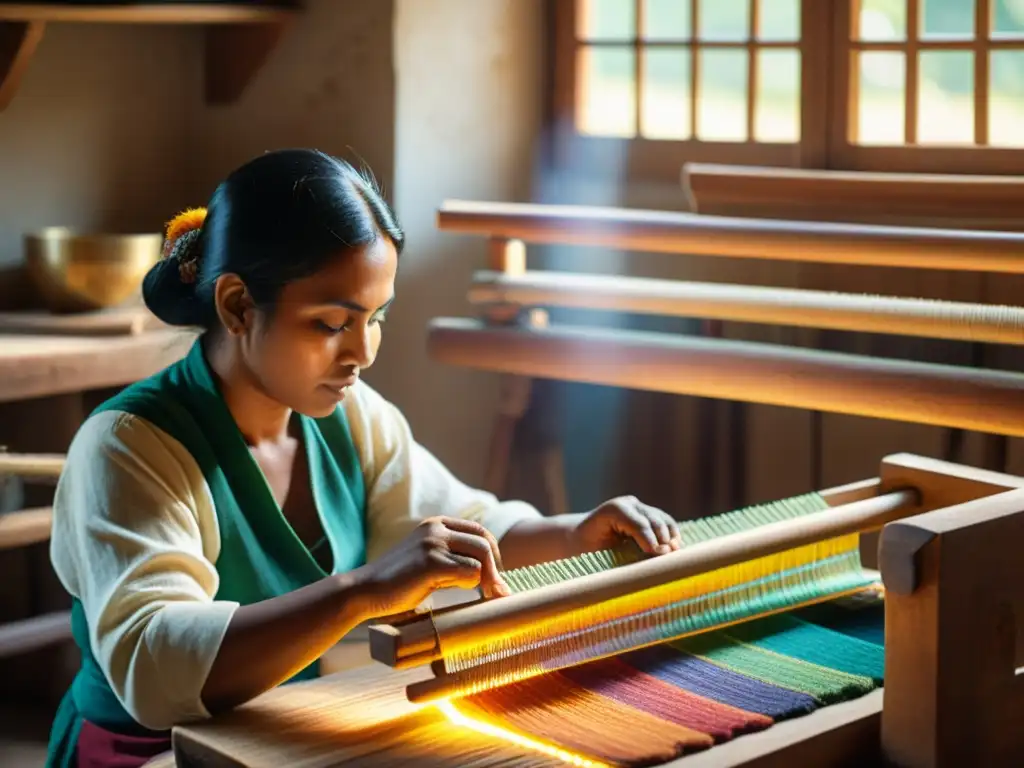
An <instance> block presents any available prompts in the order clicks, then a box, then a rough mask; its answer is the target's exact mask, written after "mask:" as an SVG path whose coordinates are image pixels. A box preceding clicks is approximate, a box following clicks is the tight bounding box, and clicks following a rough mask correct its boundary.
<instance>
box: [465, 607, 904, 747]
mask: <svg viewBox="0 0 1024 768" xmlns="http://www.w3.org/2000/svg"><path fill="white" fill-rule="evenodd" d="M883 622H884V612H883V606H882V602H881V598H880V597H876V598H874V599H867V600H865V599H863V598H860V599H841V600H836V601H833V602H830V603H825V604H822V605H819V606H814V607H811V608H807V609H802V610H800V611H796V612H794V613H791V614H780V615H777V616H771V617H768V618H764V619H759V620H756V621H752V622H747V623H743V624H737V625H735V626H732V627H729V628H727V629H722V630H718V631H715V632H710V633H707V634H703V635H696V636H693V637H689V638H685V639H683V640H681V641H676V642H673V643H666V644H663V645H659V646H654V647H651V648H645V649H641V650H638V651H633V652H631V653H627V654H624V655H622V656H618V657H615V658H612V659H604V660H600V661H595V662H591V663H589V664H586V665H583V666H579V667H572V668H569V669H565V670H561V671H559V672H554V673H551V674H548V675H545V676H543V677H538V678H532V679H530V680H525V681H523V682H520V683H516V684H513V685H509V686H506V687H503V688H499V689H496V690H493V691H488V692H486V693H482V694H477V695H475V696H472V697H469V698H467V699H465V700H463V701H462V702H461V703H460V704H459V705H458V706H459V709H461V710H463V711H465V712H466V713H467V714H471V715H475V716H483V717H486V718H487V719H490V720H497V721H500V722H502V723H503V725H504V726H505V727H506V728H510V729H512V730H515V731H520V732H522V733H526V734H529V735H531V736H532V737H533V738H535V739H541V740H543V741H546V742H548V743H551V744H555V745H557V746H559V747H562V748H563V749H568V750H570V751H572V752H575V753H577V754H580V755H583V756H586V757H589V758H591V759H593V760H597V761H600V762H603V763H606V764H609V765H614V766H642V765H655V764H658V763H662V762H665V761H667V760H670V759H672V758H674V757H677V756H680V755H683V754H686V753H688V752H692V751H695V750H701V749H707V748H709V747H713V745H714V744H717V743H721V742H724V741H728V740H729V739H732V738H735V737H736V736H738V735H741V734H743V733H748V732H751V731H757V730H763V729H765V728H769V727H771V726H772V725H773V724H774V723H775V722H778V721H781V720H785V719H789V718H793V717H799V716H801V715H806V714H808V713H810V712H813V711H814V710H816V709H818V708H820V707H823V706H828V705H830V704H835V703H837V702H840V701H847V700H850V699H853V698H856V697H858V696H862V695H864V694H866V693H868V692H870V691H871V690H874V689H875V688H877V687H879V686H880V685H881V683H882V677H883V673H884V650H883V647H882V642H883V638H884V624H883Z"/></svg>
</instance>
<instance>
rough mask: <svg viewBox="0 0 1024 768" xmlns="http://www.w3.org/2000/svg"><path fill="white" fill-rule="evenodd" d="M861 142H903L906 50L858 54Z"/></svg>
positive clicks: (858, 132)
mask: <svg viewBox="0 0 1024 768" xmlns="http://www.w3.org/2000/svg"><path fill="white" fill-rule="evenodd" d="M857 58H858V69H859V74H860V77H859V78H858V79H859V84H860V88H859V92H858V94H857V97H858V98H857V143H858V144H903V143H904V142H903V131H904V125H905V119H906V118H905V110H904V93H905V87H904V86H905V78H906V60H905V58H904V55H903V54H902V53H890V52H888V51H884V52H882V51H871V52H866V53H861V54H859V55H858V57H857Z"/></svg>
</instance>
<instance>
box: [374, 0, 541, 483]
mask: <svg viewBox="0 0 1024 768" xmlns="http://www.w3.org/2000/svg"><path fill="white" fill-rule="evenodd" d="M541 10H542V3H541V2H540V0H473V1H472V2H466V0H396V2H395V28H394V29H395V31H394V35H395V37H394V50H395V68H396V75H397V80H396V83H397V87H396V114H395V125H396V133H395V180H394V190H395V202H396V206H397V210H398V215H399V217H400V218H401V220H402V222H403V224H404V225H405V227H406V230H407V232H408V250H407V251H406V254H405V255H404V257H403V261H402V264H401V266H400V268H399V280H398V301H397V303H396V306H395V309H394V311H393V313H392V314H391V315H390V316H389V318H388V323H387V325H386V326H385V329H384V346H383V348H382V352H381V355H380V358H379V360H378V362H377V364H376V366H375V367H374V368H373V369H372V370H371V371H370V372H369V373H368V375H367V380H368V381H370V382H371V383H372V384H373V385H374V386H376V387H377V388H379V389H380V390H381V392H383V393H384V395H385V396H386V397H389V398H391V399H393V400H395V401H396V402H398V403H399V404H400V405H401V406H402V408H403V410H404V412H405V414H406V416H407V417H408V418H409V420H410V422H411V423H412V427H413V431H414V433H415V434H416V435H417V437H418V438H419V439H420V441H421V442H423V443H424V444H425V445H426V446H427V447H428V448H430V449H431V450H432V451H434V452H435V453H436V454H437V455H438V456H439V457H440V458H441V459H442V460H443V461H444V462H445V463H446V464H448V466H449V467H450V468H451V469H452V470H453V471H454V472H455V473H456V474H457V475H458V476H460V477H461V478H463V479H464V480H466V481H467V482H470V483H479V482H480V481H481V479H482V477H483V471H484V458H485V447H486V443H487V438H488V432H489V428H490V420H491V416H492V414H493V407H494V403H495V396H496V379H495V377H493V376H490V375H488V374H483V373H475V372H472V371H468V370H465V369H457V368H449V367H446V366H442V365H440V364H437V363H433V362H431V361H430V360H429V358H428V357H427V354H426V349H425V327H426V325H427V323H428V322H429V320H430V319H431V318H433V317H437V316H441V315H449V316H450V315H463V314H466V313H467V312H468V310H469V308H468V305H467V303H466V301H465V294H466V290H467V288H468V287H469V283H470V278H471V275H472V273H473V271H474V270H477V269H482V268H485V267H486V242H485V240H484V239H483V238H479V237H467V236H453V235H449V234H444V233H441V232H438V230H437V227H436V223H435V215H436V211H437V208H438V206H439V205H440V204H441V202H442V201H443V200H445V199H447V198H463V199H474V200H525V199H528V198H529V197H530V195H531V176H532V170H533V164H534V158H535V156H534V152H535V137H536V135H537V131H538V128H539V123H540V107H541V104H542V89H541V83H542V81H541V76H542V72H541V66H542V62H541V52H542V41H543V37H542V27H541Z"/></svg>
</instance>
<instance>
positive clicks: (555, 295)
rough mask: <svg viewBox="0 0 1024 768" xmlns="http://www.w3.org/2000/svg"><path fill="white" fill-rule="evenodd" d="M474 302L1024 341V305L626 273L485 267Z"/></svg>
mask: <svg viewBox="0 0 1024 768" xmlns="http://www.w3.org/2000/svg"><path fill="white" fill-rule="evenodd" d="M469 300H470V301H471V302H473V303H474V304H501V305H507V304H514V305H519V306H521V307H522V306H543V307H571V308H578V309H604V310H609V311H614V312H632V313H638V314H648V315H661V316H667V317H699V318H706V319H709V320H731V321H736V322H748V323H770V324H778V325H792V326H799V327H803V328H828V329H834V330H841V331H863V332H866V333H887V334H902V335H905V336H917V337H922V338H932V339H954V340H962V341H981V342H990V343H996V344H1024V309H1022V308H1019V307H1008V306H993V305H986V304H970V303H965V302H953V301H933V300H929V299H912V298H896V297H888V296H859V295H854V294H848V293H836V292H830V291H805V290H795V289H788V288H761V287H755V286H748V285H728V284H722V283H695V282H686V281H680V280H657V279H651V278H640V277H622V276H620V275H587V274H578V273H567V272H525V273H523V274H520V275H507V274H502V273H499V272H490V271H488V272H478V273H476V275H474V277H473V286H472V288H471V289H470V291H469Z"/></svg>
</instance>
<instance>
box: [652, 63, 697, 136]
mask: <svg viewBox="0 0 1024 768" xmlns="http://www.w3.org/2000/svg"><path fill="white" fill-rule="evenodd" d="M640 108H641V110H642V111H641V114H640V133H641V135H643V136H646V137H647V138H649V139H688V138H690V49H689V48H688V47H684V46H680V47H679V48H653V49H650V48H649V49H647V50H645V51H644V75H643V99H642V100H641V107H640Z"/></svg>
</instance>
